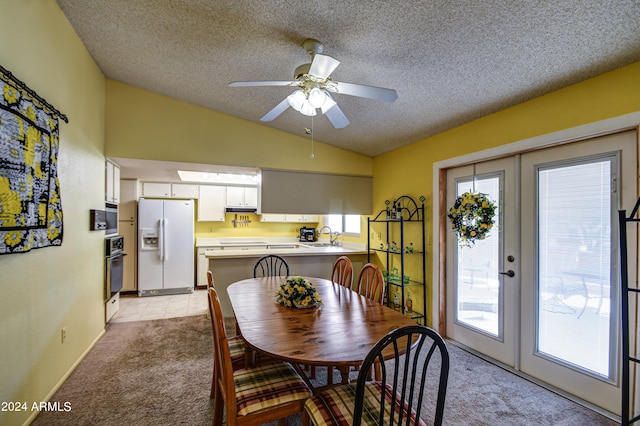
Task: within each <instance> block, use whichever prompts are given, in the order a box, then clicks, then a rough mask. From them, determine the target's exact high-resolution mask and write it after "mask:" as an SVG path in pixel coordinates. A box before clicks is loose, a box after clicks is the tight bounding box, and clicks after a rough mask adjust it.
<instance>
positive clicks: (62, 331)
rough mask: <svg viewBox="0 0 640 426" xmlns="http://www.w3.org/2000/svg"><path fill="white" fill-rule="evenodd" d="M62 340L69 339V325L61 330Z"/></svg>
mask: <svg viewBox="0 0 640 426" xmlns="http://www.w3.org/2000/svg"><path fill="white" fill-rule="evenodd" d="M60 340H61V341H62V343H64V342H65V340H67V327H62V329H61V330H60Z"/></svg>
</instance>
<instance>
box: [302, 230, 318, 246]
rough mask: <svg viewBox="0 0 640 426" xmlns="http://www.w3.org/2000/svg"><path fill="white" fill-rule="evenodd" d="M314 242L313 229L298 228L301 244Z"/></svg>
mask: <svg viewBox="0 0 640 426" xmlns="http://www.w3.org/2000/svg"><path fill="white" fill-rule="evenodd" d="M315 240H316V230H315V228H307V227H306V226H303V227H302V228H300V242H301V243H312V242H314V241H315Z"/></svg>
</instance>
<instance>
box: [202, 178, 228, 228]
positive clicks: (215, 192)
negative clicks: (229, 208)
mask: <svg viewBox="0 0 640 426" xmlns="http://www.w3.org/2000/svg"><path fill="white" fill-rule="evenodd" d="M199 190H200V196H199V198H198V222H224V209H225V207H226V203H227V188H226V187H225V186H216V185H200V188H199Z"/></svg>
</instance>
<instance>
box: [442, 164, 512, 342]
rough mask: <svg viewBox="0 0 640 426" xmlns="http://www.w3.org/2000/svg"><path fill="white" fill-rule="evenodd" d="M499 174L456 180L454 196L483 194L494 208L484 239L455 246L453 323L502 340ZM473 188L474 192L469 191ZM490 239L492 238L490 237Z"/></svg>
mask: <svg viewBox="0 0 640 426" xmlns="http://www.w3.org/2000/svg"><path fill="white" fill-rule="evenodd" d="M500 182H501V179H500V175H498V176H495V175H494V176H485V175H483V176H481V177H477V178H476V179H475V182H474V181H470V180H469V179H461V180H458V182H457V184H456V186H457V195H458V196H460V195H462V194H463V193H465V192H467V191H473V192H479V193H482V194H485V195H487V197H488V198H489V199H490V200H492V201H494V202H495V203H496V205H498V208H497V209H496V215H495V217H494V225H493V228H492V229H491V233H490V235H489V237H488V238H486V239H484V240H481V241H476V242H475V244H473V245H471V246H464V245H460V244H456V248H455V257H456V262H455V265H456V272H455V273H456V277H457V278H456V280H455V282H456V292H455V295H454V297H455V298H456V303H455V306H456V313H455V315H456V321H457V322H458V323H459V324H461V325H464V326H467V327H470V328H473V329H476V330H477V331H479V332H481V333H485V334H487V335H490V336H493V337H495V338H499V339H501V338H502V335H503V328H502V324H503V320H504V310H503V308H502V300H503V299H502V291H501V286H500V281H499V279H498V277H499V276H500V275H499V274H498V272H499V264H500V238H499V237H498V235H499V234H500V222H501V221H500V207H499V200H500ZM473 187H475V189H474V188H473ZM491 236H493V238H491Z"/></svg>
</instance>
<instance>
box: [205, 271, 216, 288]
mask: <svg viewBox="0 0 640 426" xmlns="http://www.w3.org/2000/svg"><path fill="white" fill-rule="evenodd" d="M209 287H210V288H215V285H214V283H213V273H211V271H207V288H209Z"/></svg>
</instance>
